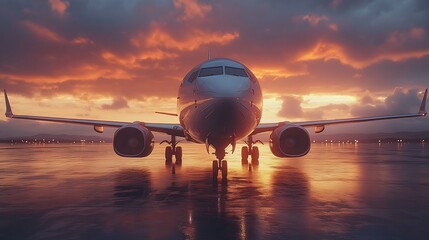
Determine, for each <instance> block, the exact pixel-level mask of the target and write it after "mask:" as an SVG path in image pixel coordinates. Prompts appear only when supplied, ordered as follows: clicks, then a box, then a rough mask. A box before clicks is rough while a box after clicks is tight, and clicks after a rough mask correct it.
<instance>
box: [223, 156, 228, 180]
mask: <svg viewBox="0 0 429 240" xmlns="http://www.w3.org/2000/svg"><path fill="white" fill-rule="evenodd" d="M227 176H228V162H227V161H226V160H222V179H223V180H225V179H226V177H227Z"/></svg>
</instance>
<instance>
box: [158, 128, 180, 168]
mask: <svg viewBox="0 0 429 240" xmlns="http://www.w3.org/2000/svg"><path fill="white" fill-rule="evenodd" d="M179 142H180V141H176V136H174V135H171V141H167V140H164V141H162V142H160V143H159V144H163V143H168V144H170V146H167V147H165V164H171V163H172V162H173V156H174V157H175V158H176V164H182V153H183V151H182V147H180V146H177V144H178V143H179Z"/></svg>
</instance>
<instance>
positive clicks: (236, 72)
mask: <svg viewBox="0 0 429 240" xmlns="http://www.w3.org/2000/svg"><path fill="white" fill-rule="evenodd" d="M225 74H226V75H233V76H239V77H248V76H247V73H246V71H245V70H244V69H243V68H235V67H226V66H225Z"/></svg>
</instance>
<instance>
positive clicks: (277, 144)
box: [4, 58, 428, 180]
mask: <svg viewBox="0 0 429 240" xmlns="http://www.w3.org/2000/svg"><path fill="white" fill-rule="evenodd" d="M427 92H428V89H426V90H425V93H424V96H423V99H422V102H421V105H420V109H419V111H418V112H417V113H414V114H400V115H385V116H373V117H358V118H346V119H334V120H320V121H306V122H288V121H283V122H274V123H260V120H261V116H262V91H261V87H260V85H259V82H258V79H257V78H256V77H255V75H254V74H253V73H252V72H251V71H250V69H249V68H247V67H246V66H245V65H244V64H242V63H240V62H237V61H234V60H231V59H227V58H216V59H210V58H209V59H208V60H207V61H204V62H202V63H200V64H199V65H197V66H195V67H194V68H192V69H191V70H190V71H189V72H188V74H186V76H185V77H184V78H183V80H182V82H181V84H180V87H179V93H178V96H177V114H174V113H163V112H158V113H160V114H167V115H172V116H177V117H178V118H179V123H177V124H167V123H148V122H139V121H136V122H119V121H105V120H90V119H73V118H57V117H43V116H28V115H15V114H13V112H12V108H11V105H10V102H9V99H8V96H7V92H6V90H4V95H5V102H6V114H5V115H6V117H8V118H15V119H27V120H37V121H48V122H59V123H72V124H82V125H91V126H93V128H94V130H95V131H96V132H98V133H102V132H103V131H104V127H113V128H117V130H116V132H115V134H114V137H113V149H114V151H115V153H116V154H117V155H119V156H122V157H147V156H149V155H150V154H151V152H152V150H153V148H154V135H153V134H152V132H159V133H165V134H168V135H170V136H171V140H170V141H166V140H164V141H162V142H161V143H167V144H168V145H169V146H167V147H166V148H165V160H166V163H170V164H171V162H172V158H173V156H174V157H175V159H176V164H181V162H182V147H180V146H177V144H178V143H179V141H177V140H176V137H182V138H185V139H186V140H187V141H190V142H195V143H200V144H205V147H206V150H207V152H208V153H210V147H212V148H213V149H214V154H215V156H216V160H213V163H212V173H213V179H214V180H217V178H218V174H219V172H221V174H222V179H227V175H228V165H227V161H226V160H225V154H226V148H227V147H229V146H231V147H232V153H234V151H235V148H236V144H237V141H238V140H240V139H247V141H245V143H246V146H243V147H242V149H241V161H242V163H243V164H247V163H248V158H249V156H250V157H251V163H252V164H258V163H259V149H258V147H257V146H253V145H254V144H255V143H256V142H258V141H254V140H253V136H254V135H256V134H259V133H263V132H271V135H270V140H269V147H270V150H271V152H272V153H273V154H274V155H275V156H277V157H281V158H283V157H301V156H304V155H306V154H307V153H308V152H309V151H310V147H311V141H310V136H309V133H308V131H307V128H314V131H315V133H321V132H323V131H324V130H325V126H327V125H334V124H345V123H357V122H368V121H378V120H387V119H398V118H414V117H423V116H426V115H427V112H426V109H425V104H426V99H427Z"/></svg>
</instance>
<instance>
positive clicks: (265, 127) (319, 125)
mask: <svg viewBox="0 0 429 240" xmlns="http://www.w3.org/2000/svg"><path fill="white" fill-rule="evenodd" d="M427 94H428V89H427V88H426V90H425V93H424V95H423V99H422V102H421V104H420V109H419V112H418V113H412V114H398V115H385V116H374V117H359V118H345V119H333V120H320V121H306V122H278V123H261V124H259V125H258V126H257V127H256V129H255V131H253V132H252V135H254V134H258V133H262V132H268V131H272V130H274V129H276V128H277V127H279V126H282V125H285V124H291V125H299V126H302V127H315V131H316V133H318V132H322V131H323V129H324V128H325V125H334V124H345V123H358V122H369V121H379V120H387V119H398V118H414V117H424V116H426V115H427V112H426V99H427ZM316 129H320V130H316Z"/></svg>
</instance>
